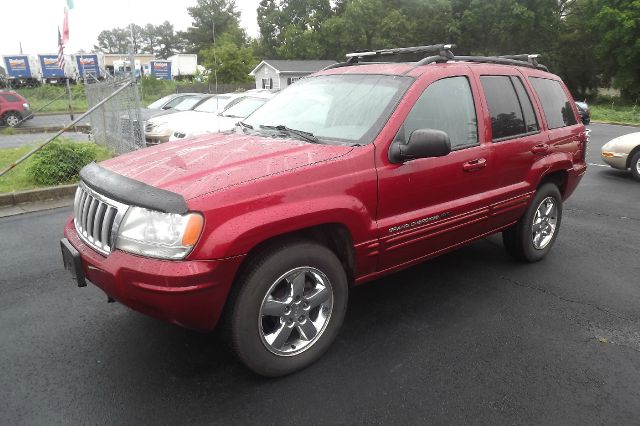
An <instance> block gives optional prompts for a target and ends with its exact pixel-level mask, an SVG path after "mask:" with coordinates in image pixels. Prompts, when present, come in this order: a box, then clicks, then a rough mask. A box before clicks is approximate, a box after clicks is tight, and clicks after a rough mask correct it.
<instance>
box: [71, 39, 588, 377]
mask: <svg viewBox="0 0 640 426" xmlns="http://www.w3.org/2000/svg"><path fill="white" fill-rule="evenodd" d="M446 47H448V46H444V47H443V46H441V45H440V46H436V47H435V48H434V47H433V46H429V47H423V48H420V49H422V50H420V51H430V49H434V50H435V53H436V54H435V55H432V56H429V57H427V58H425V59H424V60H422V61H420V62H417V63H366V62H365V63H363V62H357V58H358V57H360V58H362V57H363V56H365V55H367V54H371V55H384V54H385V52H388V51H383V52H382V53H380V52H370V53H363V54H356V55H354V56H353V58H356V59H351V60H350V62H347V63H343V64H337V65H335V66H333V67H331V68H330V69H325V70H323V71H321V72H318V73H317V74H315V75H313V76H311V77H309V78H305V79H303V80H301V81H298V82H296V84H294V85H291V86H290V87H289V88H287V89H286V90H284V91H283V92H281V93H280V94H278V95H277V96H276V97H275V98H273V99H272V100H270V101H269V102H267V103H266V104H265V105H264V106H263V107H261V108H260V109H258V110H257V111H256V112H255V113H253V114H252V115H251V116H249V117H248V118H247V119H245V120H244V121H243V122H240V123H238V126H237V127H236V129H235V130H234V131H231V132H227V133H222V134H214V135H206V136H202V137H199V138H195V139H186V140H182V141H177V142H173V143H168V144H163V145H160V146H157V147H153V148H149V149H145V150H142V151H137V152H133V153H130V154H127V155H123V156H120V157H117V158H114V159H112V160H109V161H106V162H104V163H102V164H100V165H97V164H91V165H89V166H87V167H85V168H84V169H83V170H82V172H81V178H82V182H81V183H80V185H79V188H78V191H77V193H76V199H75V207H74V208H75V211H74V214H73V216H72V217H71V218H70V219H69V221H68V223H67V224H66V227H65V231H64V233H65V237H66V238H65V239H63V240H62V242H61V244H62V251H63V259H64V263H65V266H66V267H67V269H70V270H71V271H72V274H73V275H74V276H75V278H76V279H77V281H78V284H79V285H80V286H83V285H85V281H90V282H91V283H93V284H95V285H96V286H98V287H99V288H101V289H102V290H103V291H104V292H105V293H106V294H107V295H108V297H109V298H110V300H117V301H119V302H121V303H123V304H125V305H127V306H129V307H131V308H133V309H135V310H137V311H140V312H142V313H145V314H148V315H151V316H154V317H157V318H160V319H163V320H166V321H170V322H172V323H175V324H179V325H182V326H185V327H190V328H194V329H200V330H210V329H213V328H214V327H215V326H216V324H217V323H218V322H219V320H220V321H221V322H222V323H223V324H224V326H225V330H226V331H227V333H228V338H229V339H230V342H231V344H232V346H233V348H234V350H235V352H236V353H237V355H238V356H239V358H240V359H241V360H242V361H243V362H244V363H245V364H246V365H247V366H248V367H249V368H251V369H252V370H253V371H255V372H257V373H259V374H262V375H266V376H279V375H284V374H288V373H291V372H293V371H296V370H298V369H300V368H303V367H305V366H307V365H308V364H310V363H311V362H313V361H315V360H316V359H318V358H319V357H320V356H321V355H322V353H323V352H325V351H326V350H327V349H328V348H329V346H330V345H331V343H332V341H333V340H334V339H335V337H336V335H337V333H338V330H339V329H340V326H341V324H342V322H343V319H344V317H345V312H346V308H347V298H348V294H349V288H350V287H352V286H356V285H360V284H362V283H364V282H366V281H370V280H373V279H376V278H379V277H381V276H383V275H386V274H389V273H392V272H395V271H398V270H400V269H403V268H406V267H409V266H411V265H414V264H416V263H418V262H422V261H424V260H426V259H429V258H432V257H434V256H438V255H440V254H442V253H445V252H448V251H451V250H454V249H456V248H458V247H461V246H463V245H465V244H469V243H471V242H473V241H476V240H478V239H481V238H484V237H486V236H488V235H491V234H494V233H497V232H502V235H503V238H504V245H505V248H506V249H507V251H508V252H509V253H511V254H513V255H514V256H515V257H517V258H519V259H522V260H524V261H529V262H533V261H538V260H540V259H542V258H543V257H544V256H545V255H547V254H548V253H549V251H550V249H551V247H552V246H553V243H554V241H555V239H556V238H557V236H558V231H559V229H560V223H561V219H562V203H563V201H564V200H566V199H567V197H569V196H570V195H571V194H572V192H573V191H574V190H575V188H576V186H577V185H578V182H579V181H580V179H581V177H582V176H583V174H584V173H585V171H586V164H585V160H584V159H585V147H586V134H585V128H584V126H583V124H582V123H581V122H580V120H579V118H578V111H577V109H576V106H575V103H574V101H573V100H572V98H571V95H570V94H569V92H568V90H567V88H566V87H565V85H564V84H563V83H562V81H561V80H560V78H558V77H557V76H555V75H553V74H550V73H549V72H546V71H544V70H543V69H542V68H543V67H542V66H540V65H538V64H537V63H536V62H535V61H533V60H531V61H530V62H529V61H519V60H515V59H507V58H504V57H501V58H498V57H490V58H487V57H454V56H453V55H451V54H450V52H449V51H448V50H447V49H446ZM440 50H442V51H441V52H440ZM400 53H403V52H400ZM389 291H393V289H391V288H390V289H389Z"/></svg>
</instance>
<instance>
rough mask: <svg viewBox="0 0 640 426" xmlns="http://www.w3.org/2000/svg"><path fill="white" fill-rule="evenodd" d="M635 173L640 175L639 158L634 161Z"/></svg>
mask: <svg viewBox="0 0 640 426" xmlns="http://www.w3.org/2000/svg"><path fill="white" fill-rule="evenodd" d="M636 173H637V174H638V175H640V156H639V157H638V161H636Z"/></svg>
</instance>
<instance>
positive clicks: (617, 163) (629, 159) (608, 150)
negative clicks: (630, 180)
mask: <svg viewBox="0 0 640 426" xmlns="http://www.w3.org/2000/svg"><path fill="white" fill-rule="evenodd" d="M600 155H601V156H602V161H604V162H605V163H607V164H608V165H610V166H611V167H613V168H614V169H620V170H629V169H631V175H632V176H633V177H634V178H635V179H636V180H640V132H636V133H629V134H627V135H623V136H620V137H617V138H615V139H612V140H610V141H609V142H607V143H606V144H604V145H603V146H602V151H601V153H600Z"/></svg>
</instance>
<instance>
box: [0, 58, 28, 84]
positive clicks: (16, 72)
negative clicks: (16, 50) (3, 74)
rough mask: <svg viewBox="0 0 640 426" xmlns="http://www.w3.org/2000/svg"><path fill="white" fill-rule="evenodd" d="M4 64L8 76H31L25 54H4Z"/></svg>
mask: <svg viewBox="0 0 640 426" xmlns="http://www.w3.org/2000/svg"><path fill="white" fill-rule="evenodd" d="M4 64H5V65H6V68H7V75H8V76H9V78H31V68H30V67H29V57H28V56H27V55H16V56H5V57H4Z"/></svg>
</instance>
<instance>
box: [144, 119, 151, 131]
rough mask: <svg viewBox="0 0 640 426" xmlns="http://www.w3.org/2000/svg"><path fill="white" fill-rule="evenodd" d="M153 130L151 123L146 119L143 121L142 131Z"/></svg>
mask: <svg viewBox="0 0 640 426" xmlns="http://www.w3.org/2000/svg"><path fill="white" fill-rule="evenodd" d="M152 130H153V123H149V122H148V121H145V122H144V131H145V132H150V131H152Z"/></svg>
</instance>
